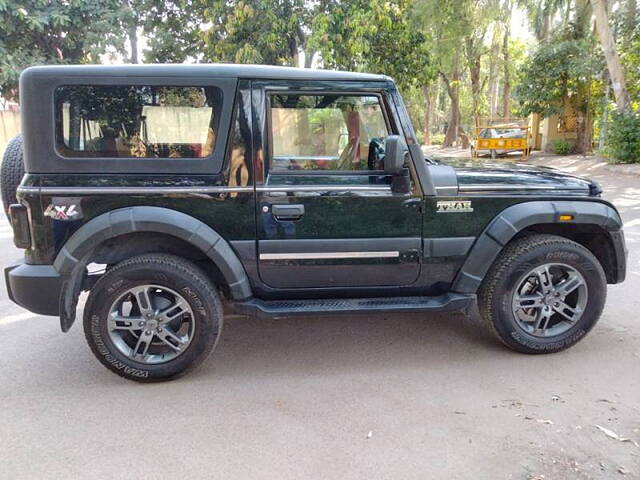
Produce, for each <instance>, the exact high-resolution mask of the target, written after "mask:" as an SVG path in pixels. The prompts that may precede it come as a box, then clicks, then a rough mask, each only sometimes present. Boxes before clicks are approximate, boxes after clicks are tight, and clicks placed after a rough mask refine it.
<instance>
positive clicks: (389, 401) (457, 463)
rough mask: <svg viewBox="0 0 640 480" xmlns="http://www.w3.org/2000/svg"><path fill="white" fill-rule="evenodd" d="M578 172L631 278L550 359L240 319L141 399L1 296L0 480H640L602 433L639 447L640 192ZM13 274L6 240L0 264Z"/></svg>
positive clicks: (593, 170)
mask: <svg viewBox="0 0 640 480" xmlns="http://www.w3.org/2000/svg"><path fill="white" fill-rule="evenodd" d="M574 163H575V162H574V161H572V160H570V159H569V160H566V161H564V165H565V166H566V167H567V168H568V169H573V170H576V168H577V170H578V171H581V172H583V173H588V174H590V175H592V176H593V177H595V178H596V179H598V180H599V181H600V182H601V183H602V184H603V185H604V187H605V188H606V192H607V194H606V196H607V197H608V198H610V199H612V200H613V201H614V202H615V203H616V204H617V205H618V206H619V207H620V209H621V211H622V216H623V218H624V220H625V222H626V234H627V239H628V245H629V247H630V249H631V256H630V268H629V270H630V271H629V275H628V280H627V282H626V283H624V284H623V285H620V286H613V287H611V288H610V289H609V300H608V304H607V307H606V310H605V312H604V315H603V318H602V319H601V321H600V323H599V324H598V326H597V327H596V328H595V330H594V331H593V332H592V333H591V334H590V335H589V336H588V337H587V338H586V339H585V340H584V341H582V342H581V343H580V344H578V345H577V346H575V347H574V348H572V349H570V350H568V351H566V352H563V353H560V354H556V355H549V356H524V355H518V354H515V353H512V352H509V351H507V350H505V349H504V348H503V347H502V346H501V345H499V344H498V343H497V342H496V341H495V340H494V339H493V338H492V337H491V336H490V335H489V334H488V333H487V332H485V331H484V330H483V329H482V328H480V327H479V326H477V325H476V324H474V323H473V322H472V321H468V320H464V319H463V318H461V317H459V316H436V317H430V318H424V317H423V316H417V315H413V316H408V315H407V316H394V317H386V316H376V317H364V318H335V319H319V318H311V319H296V320H278V321H258V320H252V319H248V318H244V317H234V318H231V319H229V321H228V322H227V324H226V326H225V331H224V333H223V339H222V341H221V343H220V345H219V347H218V350H217V351H216V353H215V354H214V355H213V356H212V357H211V358H210V360H209V361H208V362H206V364H205V365H204V366H203V367H202V368H200V369H199V370H197V371H196V372H194V373H192V374H191V375H189V376H187V377H185V378H182V379H180V380H177V381H175V382H171V383H164V384H155V385H138V384H135V383H131V382H128V381H126V380H123V379H121V378H119V377H117V376H115V375H113V374H111V373H110V372H108V371H107V370H106V369H105V368H103V367H102V366H101V365H100V364H99V363H98V362H97V360H95V359H94V358H93V356H92V355H91V353H90V351H89V348H88V347H87V346H86V344H85V342H84V337H83V335H82V331H81V328H80V325H75V326H74V328H73V329H72V330H71V332H70V333H69V334H66V335H65V334H62V333H61V332H60V331H59V328H58V325H57V321H56V319H54V318H50V317H39V316H33V315H31V314H29V313H27V312H25V311H23V310H21V309H20V308H18V307H16V306H14V305H12V304H11V303H10V302H9V301H8V300H7V298H6V293H5V292H4V285H3V286H2V287H1V288H2V289H3V290H2V292H0V293H1V295H2V297H1V298H0V312H1V313H0V478H7V479H16V478H33V479H43V478H64V479H69V478H110V479H117V478H142V477H143V476H144V477H145V478H186V477H193V478H224V479H263V478H264V479H311V478H313V479H315V478H318V479H341V480H342V479H350V478H358V479H362V478H367V479H393V480H397V479H403V480H404V479H414V478H415V479H424V478H451V479H457V478H478V479H484V478H490V479H496V478H515V479H527V478H528V479H534V478H546V479H553V478H640V448H639V447H636V446H634V445H633V444H632V443H630V442H620V441H617V440H614V439H612V438H608V437H607V436H606V435H605V433H603V432H602V431H601V430H599V429H598V428H597V427H596V425H600V426H602V427H605V428H607V429H610V430H612V431H614V432H616V433H618V434H620V435H621V436H625V437H631V438H632V439H634V440H636V441H639V442H640V368H639V367H640V318H639V315H638V312H640V299H639V298H640V293H639V292H640V177H632V176H619V177H617V178H614V176H613V175H612V174H611V173H610V172H608V171H606V170H605V169H604V168H602V167H598V166H597V165H595V166H594V164H593V162H586V163H584V164H583V166H582V167H576V166H575V164H574ZM19 256H20V252H19V251H17V250H16V249H14V248H13V247H12V244H11V235H10V232H9V228H8V226H7V225H6V224H4V223H3V224H2V226H1V227H0V262H2V263H3V264H8V263H9V262H10V261H11V260H13V259H16V258H18V257H19ZM619 470H620V471H622V472H626V475H625V476H624V477H623V475H622V473H620V472H619ZM542 475H544V477H542Z"/></svg>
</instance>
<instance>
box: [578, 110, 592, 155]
mask: <svg viewBox="0 0 640 480" xmlns="http://www.w3.org/2000/svg"><path fill="white" fill-rule="evenodd" d="M592 142H593V115H592V114H591V112H587V113H585V112H577V115H576V145H575V150H576V153H581V154H583V155H584V154H587V153H589V152H590V151H591V144H592Z"/></svg>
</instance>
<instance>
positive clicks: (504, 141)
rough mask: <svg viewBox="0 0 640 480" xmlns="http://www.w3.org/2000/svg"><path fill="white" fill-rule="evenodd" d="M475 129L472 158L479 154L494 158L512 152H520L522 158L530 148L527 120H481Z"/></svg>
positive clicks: (525, 156) (526, 155)
mask: <svg viewBox="0 0 640 480" xmlns="http://www.w3.org/2000/svg"><path fill="white" fill-rule="evenodd" d="M475 130H476V131H475V137H474V139H473V140H472V142H471V156H472V157H473V158H477V157H478V156H479V155H481V154H488V155H491V157H492V158H495V157H496V156H497V155H506V154H508V153H512V152H521V154H522V158H523V159H525V160H526V158H528V156H529V153H530V150H531V145H530V144H529V123H528V120H520V121H515V120H514V121H504V120H481V122H480V125H479V126H477V127H476V129H475Z"/></svg>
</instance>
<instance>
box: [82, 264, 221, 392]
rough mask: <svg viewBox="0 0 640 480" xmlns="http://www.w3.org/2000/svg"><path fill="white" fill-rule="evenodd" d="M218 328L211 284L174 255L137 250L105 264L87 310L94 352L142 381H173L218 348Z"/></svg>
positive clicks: (87, 333) (120, 371)
mask: <svg viewBox="0 0 640 480" xmlns="http://www.w3.org/2000/svg"><path fill="white" fill-rule="evenodd" d="M172 309H173V310H172ZM145 312H146V313H145ZM169 318H171V319H172V320H170V321H169V320H168V319H169ZM120 319H122V320H120ZM154 319H155V320H154ZM176 322H177V323H176ZM221 329H222V305H221V302H220V298H219V295H218V293H217V291H216V289H215V287H214V285H213V284H212V283H211V281H210V280H209V278H208V277H207V275H206V274H205V273H204V272H203V271H202V270H200V268H198V267H197V266H196V265H194V264H193V263H191V262H188V261H186V260H184V259H182V258H180V257H176V256H173V255H165V254H146V255H140V256H137V257H133V258H130V259H128V260H125V261H123V262H121V263H119V264H117V265H115V266H114V267H112V268H110V269H109V270H107V272H106V273H105V274H104V275H103V276H102V277H101V278H100V279H99V280H98V281H97V282H96V284H95V285H94V286H93V288H92V289H91V292H90V294H89V298H88V300H87V303H86V306H85V309H84V333H85V337H86V339H87V342H88V343H89V346H90V347H91V350H92V351H93V353H94V355H95V356H96V357H97V358H98V360H100V362H101V363H102V364H103V365H104V366H105V367H107V368H108V369H110V370H111V371H113V372H115V373H117V374H118V375H120V376H122V377H125V378H127V379H130V380H135V381H139V382H153V381H160V380H170V379H174V378H177V377H179V376H180V375H183V374H184V373H186V372H188V371H189V370H192V369H193V368H195V367H197V366H198V365H200V364H201V363H202V362H203V361H204V360H205V359H206V358H207V357H208V356H209V354H210V353H211V352H212V351H213V349H214V348H215V345H216V343H217V341H218V338H219V337H220V332H221Z"/></svg>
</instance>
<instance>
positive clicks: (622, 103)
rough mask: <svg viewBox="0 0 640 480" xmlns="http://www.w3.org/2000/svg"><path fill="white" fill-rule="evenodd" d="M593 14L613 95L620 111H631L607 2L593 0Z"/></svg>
mask: <svg viewBox="0 0 640 480" xmlns="http://www.w3.org/2000/svg"><path fill="white" fill-rule="evenodd" d="M591 5H592V7H593V14H594V16H595V19H596V30H597V32H598V38H599V39H600V45H601V46H602V50H603V52H604V57H605V59H606V60H607V69H608V70H609V76H610V77H611V86H612V87H613V94H614V96H615V98H616V105H617V106H618V110H620V111H629V110H631V101H630V100H629V92H628V91H627V86H626V83H625V78H624V71H623V70H622V65H621V63H620V57H619V56H618V52H616V45H615V42H614V40H613V34H612V33H611V29H610V28H609V16H608V14H607V6H606V4H605V0H591Z"/></svg>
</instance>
